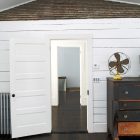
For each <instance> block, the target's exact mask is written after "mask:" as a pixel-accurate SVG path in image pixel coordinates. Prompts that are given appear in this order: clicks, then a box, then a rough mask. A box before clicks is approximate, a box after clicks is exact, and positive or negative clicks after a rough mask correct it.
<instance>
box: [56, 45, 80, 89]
mask: <svg viewBox="0 0 140 140" xmlns="http://www.w3.org/2000/svg"><path fill="white" fill-rule="evenodd" d="M58 76H59V77H61V76H66V77H67V88H70V87H80V48H72V47H71V48H64V47H58Z"/></svg>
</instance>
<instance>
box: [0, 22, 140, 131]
mask: <svg viewBox="0 0 140 140" xmlns="http://www.w3.org/2000/svg"><path fill="white" fill-rule="evenodd" d="M48 34H55V35H56V34H65V35H69V34H74V35H75V34H91V35H92V36H93V37H92V40H93V46H92V48H93V49H92V59H93V61H92V64H93V66H92V70H93V71H92V78H99V79H100V80H99V81H98V82H97V81H91V83H92V85H93V91H94V92H93V102H92V107H93V116H92V117H93V131H94V132H106V117H107V116H106V77H107V76H110V75H109V72H108V67H107V62H108V58H109V56H110V55H111V54H113V53H114V52H116V51H120V52H124V53H126V54H127V55H128V56H129V57H130V59H131V69H130V71H129V72H128V74H127V75H126V76H139V75H140V62H139V55H140V19H98V20H96V19H88V20H57V21H53V20H52V21H18V22H16V21H12V22H10V21H9V22H0V92H9V82H10V81H9V41H10V39H12V38H28V39H29V38H41V39H42V38H47V36H48ZM95 64H96V65H97V66H96V67H95V66H94V65H95Z"/></svg>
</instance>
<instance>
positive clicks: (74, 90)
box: [67, 87, 80, 92]
mask: <svg viewBox="0 0 140 140" xmlns="http://www.w3.org/2000/svg"><path fill="white" fill-rule="evenodd" d="M67 92H80V87H70V88H67Z"/></svg>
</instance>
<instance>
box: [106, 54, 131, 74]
mask: <svg viewBox="0 0 140 140" xmlns="http://www.w3.org/2000/svg"><path fill="white" fill-rule="evenodd" d="M116 53H118V54H119V55H120V60H121V59H122V60H124V59H128V60H129V63H128V64H127V65H126V66H127V68H126V69H127V70H126V71H124V72H123V73H119V74H120V75H124V74H126V73H127V72H128V71H129V70H130V68H131V62H130V57H129V56H128V55H126V54H125V53H123V52H115V53H113V54H112V55H111V56H110V57H109V59H108V68H109V71H110V75H116V74H118V72H117V67H116V68H114V69H112V68H110V66H109V63H110V62H111V61H115V60H111V59H112V58H113V57H114V55H115V54H116ZM114 58H115V57H114ZM115 59H116V58H115Z"/></svg>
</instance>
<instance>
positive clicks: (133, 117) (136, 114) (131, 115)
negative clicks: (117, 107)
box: [117, 111, 140, 122]
mask: <svg viewBox="0 0 140 140" xmlns="http://www.w3.org/2000/svg"><path fill="white" fill-rule="evenodd" d="M117 120H118V121H124V122H125V121H134V122H135V121H140V111H118V112H117Z"/></svg>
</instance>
